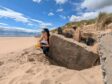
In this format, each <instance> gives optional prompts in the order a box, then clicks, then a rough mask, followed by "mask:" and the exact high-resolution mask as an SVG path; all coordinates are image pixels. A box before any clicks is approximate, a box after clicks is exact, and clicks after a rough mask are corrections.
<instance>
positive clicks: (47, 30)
mask: <svg viewBox="0 0 112 84" xmlns="http://www.w3.org/2000/svg"><path fill="white" fill-rule="evenodd" d="M43 32H46V33H47V37H48V39H47V40H48V42H49V37H50V32H49V29H48V28H44V29H43Z"/></svg>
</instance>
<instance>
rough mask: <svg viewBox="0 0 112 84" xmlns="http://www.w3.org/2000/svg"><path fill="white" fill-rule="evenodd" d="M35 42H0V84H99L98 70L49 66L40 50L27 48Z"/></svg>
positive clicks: (26, 39)
mask: <svg viewBox="0 0 112 84" xmlns="http://www.w3.org/2000/svg"><path fill="white" fill-rule="evenodd" d="M35 42H36V39H35V38H28V37H27V38H26V37H25V38H15V37H14V38H0V53H1V54H0V84H103V81H102V73H101V68H100V66H96V67H93V68H90V69H86V70H82V71H76V70H70V69H67V68H64V67H59V66H56V65H53V64H55V63H54V62H53V61H52V60H51V59H48V58H47V57H46V56H44V55H43V53H42V51H41V50H40V49H35V48H34V47H31V48H29V47H30V46H33V45H34V44H35ZM22 49H23V50H22ZM9 52H11V53H9ZM3 53H4V54H3ZM7 53H8V54H7Z"/></svg>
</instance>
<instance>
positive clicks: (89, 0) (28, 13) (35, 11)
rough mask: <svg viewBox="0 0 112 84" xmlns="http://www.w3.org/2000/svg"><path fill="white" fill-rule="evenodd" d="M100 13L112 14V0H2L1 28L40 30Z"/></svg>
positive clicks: (28, 30)
mask: <svg viewBox="0 0 112 84" xmlns="http://www.w3.org/2000/svg"><path fill="white" fill-rule="evenodd" d="M100 12H106V13H112V0H0V28H4V29H7V30H8V29H10V30H11V29H12V30H13V29H16V30H22V31H26V32H40V31H41V30H42V29H43V28H45V27H47V28H49V29H50V30H51V29H54V28H57V27H59V26H63V25H64V24H66V23H68V22H74V21H81V20H88V19H93V18H96V17H97V16H98V14H99V13H100Z"/></svg>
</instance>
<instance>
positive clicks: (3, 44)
mask: <svg viewBox="0 0 112 84" xmlns="http://www.w3.org/2000/svg"><path fill="white" fill-rule="evenodd" d="M36 41H37V39H36V38H34V37H0V54H5V53H10V52H16V51H20V50H23V49H25V48H29V47H31V46H33V45H35V44H36Z"/></svg>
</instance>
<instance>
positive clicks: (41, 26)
mask: <svg viewBox="0 0 112 84" xmlns="http://www.w3.org/2000/svg"><path fill="white" fill-rule="evenodd" d="M31 21H33V22H36V23H38V24H39V27H40V28H44V27H49V26H52V24H51V23H48V22H43V21H41V20H36V19H31Z"/></svg>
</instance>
